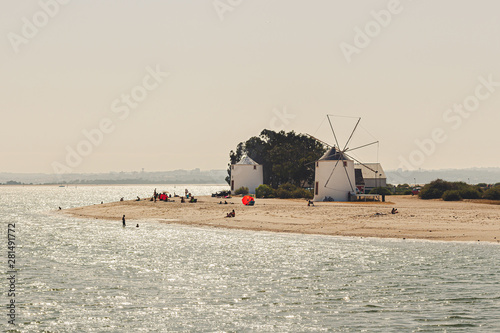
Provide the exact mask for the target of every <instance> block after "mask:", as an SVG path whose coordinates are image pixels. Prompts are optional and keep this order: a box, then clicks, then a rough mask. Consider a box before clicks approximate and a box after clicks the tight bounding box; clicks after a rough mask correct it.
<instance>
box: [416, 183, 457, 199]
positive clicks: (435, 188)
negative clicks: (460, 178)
mask: <svg viewBox="0 0 500 333" xmlns="http://www.w3.org/2000/svg"><path fill="white" fill-rule="evenodd" d="M452 189H453V185H452V184H451V183H450V182H447V181H444V180H442V179H436V180H434V181H432V182H430V183H429V184H426V185H425V186H424V187H423V188H422V190H420V193H419V194H418V196H419V197H420V198H422V199H439V198H441V197H442V196H443V193H444V192H446V191H448V190H452Z"/></svg>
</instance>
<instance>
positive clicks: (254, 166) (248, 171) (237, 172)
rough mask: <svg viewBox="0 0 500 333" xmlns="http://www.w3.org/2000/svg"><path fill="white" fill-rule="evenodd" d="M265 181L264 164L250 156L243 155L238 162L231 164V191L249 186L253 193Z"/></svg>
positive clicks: (250, 191)
mask: <svg viewBox="0 0 500 333" xmlns="http://www.w3.org/2000/svg"><path fill="white" fill-rule="evenodd" d="M263 183H264V171H263V168H262V165H260V164H258V163H257V162H255V161H254V160H252V159H251V158H250V157H248V156H246V155H245V156H243V157H242V158H241V160H240V161H239V162H238V163H236V164H231V193H232V194H234V191H236V190H237V189H239V188H240V187H248V191H249V193H251V194H255V189H256V188H257V187H258V186H259V185H262V184H263Z"/></svg>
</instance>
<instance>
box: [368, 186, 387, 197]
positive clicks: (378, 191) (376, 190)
mask: <svg viewBox="0 0 500 333" xmlns="http://www.w3.org/2000/svg"><path fill="white" fill-rule="evenodd" d="M370 194H385V195H391V194H392V192H391V190H389V189H388V188H387V187H375V188H373V189H372V190H371V191H370Z"/></svg>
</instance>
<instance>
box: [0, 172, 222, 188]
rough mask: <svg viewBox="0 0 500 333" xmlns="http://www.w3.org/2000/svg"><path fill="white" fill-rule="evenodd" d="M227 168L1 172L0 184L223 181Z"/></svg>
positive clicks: (204, 182)
mask: <svg viewBox="0 0 500 333" xmlns="http://www.w3.org/2000/svg"><path fill="white" fill-rule="evenodd" d="M226 176H227V171H226V170H206V171H202V170H200V169H193V170H174V171H158V172H137V171H134V172H109V173H73V174H63V175H55V174H42V173H0V184H12V185H15V184H226V181H225V177H226Z"/></svg>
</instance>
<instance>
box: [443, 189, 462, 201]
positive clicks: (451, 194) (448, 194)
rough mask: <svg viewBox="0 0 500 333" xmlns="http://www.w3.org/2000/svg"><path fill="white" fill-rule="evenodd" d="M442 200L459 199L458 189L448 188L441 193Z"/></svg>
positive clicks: (460, 198)
mask: <svg viewBox="0 0 500 333" xmlns="http://www.w3.org/2000/svg"><path fill="white" fill-rule="evenodd" d="M443 200H444V201H460V200H462V197H461V196H460V191H458V190H448V191H445V192H444V193H443Z"/></svg>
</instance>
